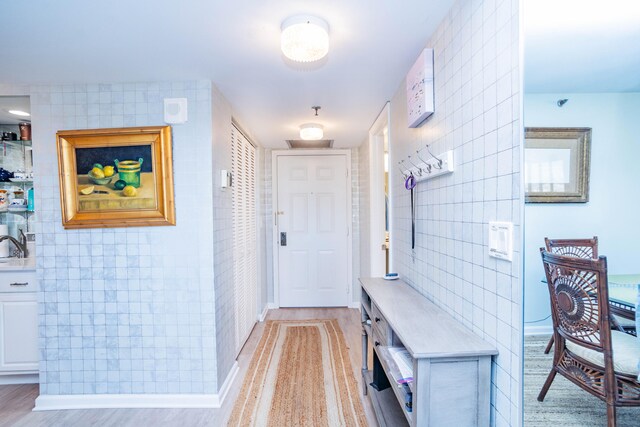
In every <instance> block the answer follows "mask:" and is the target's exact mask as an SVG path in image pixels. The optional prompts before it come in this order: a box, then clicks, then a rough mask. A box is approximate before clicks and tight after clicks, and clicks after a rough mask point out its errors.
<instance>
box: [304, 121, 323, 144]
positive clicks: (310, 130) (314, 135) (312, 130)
mask: <svg viewBox="0 0 640 427" xmlns="http://www.w3.org/2000/svg"><path fill="white" fill-rule="evenodd" d="M323 136H324V127H323V126H322V125H319V124H317V123H305V124H303V125H302V126H300V139H304V140H307V141H316V140H318V139H322V137H323Z"/></svg>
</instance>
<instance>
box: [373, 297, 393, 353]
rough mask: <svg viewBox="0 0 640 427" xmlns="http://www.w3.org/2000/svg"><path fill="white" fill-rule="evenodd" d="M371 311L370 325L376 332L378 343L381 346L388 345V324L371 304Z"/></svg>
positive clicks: (375, 306)
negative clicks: (378, 338)
mask: <svg viewBox="0 0 640 427" xmlns="http://www.w3.org/2000/svg"><path fill="white" fill-rule="evenodd" d="M371 311H372V314H373V319H371V320H372V322H371V323H372V324H373V327H374V329H375V330H376V331H377V332H378V335H379V337H380V343H382V345H389V323H388V322H387V319H385V318H384V316H383V315H382V313H380V309H379V308H378V306H377V305H375V304H371Z"/></svg>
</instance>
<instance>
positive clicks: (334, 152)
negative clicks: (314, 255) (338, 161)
mask: <svg viewBox="0 0 640 427" xmlns="http://www.w3.org/2000/svg"><path fill="white" fill-rule="evenodd" d="M280 156H305V157H308V156H318V157H320V156H344V157H345V160H346V163H347V172H346V173H347V218H346V219H347V230H348V238H347V301H348V302H349V303H351V301H352V298H353V220H352V215H353V214H352V211H353V198H352V195H351V187H352V186H351V185H350V184H351V182H352V179H353V175H352V170H351V150H347V149H328V150H327V149H324V150H273V151H272V152H271V192H272V195H271V218H270V221H271V226H272V227H273V228H272V229H273V233H272V248H273V249H272V251H273V303H274V306H275V308H280V277H279V276H280V272H279V265H280V262H279V261H280V255H279V253H278V252H279V250H278V245H279V241H278V229H277V222H276V221H277V219H276V214H275V213H276V211H277V209H276V208H277V203H278V157H280Z"/></svg>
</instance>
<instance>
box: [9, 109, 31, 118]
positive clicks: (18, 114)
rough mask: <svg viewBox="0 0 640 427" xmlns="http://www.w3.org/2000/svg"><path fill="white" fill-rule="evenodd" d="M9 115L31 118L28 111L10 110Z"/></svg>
mask: <svg viewBox="0 0 640 427" xmlns="http://www.w3.org/2000/svg"><path fill="white" fill-rule="evenodd" d="M9 113H11V114H13V115H16V116H20V117H29V116H31V114H29V113H27V112H26V111H22V110H9Z"/></svg>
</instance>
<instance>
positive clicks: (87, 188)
mask: <svg viewBox="0 0 640 427" xmlns="http://www.w3.org/2000/svg"><path fill="white" fill-rule="evenodd" d="M94 188H95V187H94V186H93V185H87V186H85V187H82V188H80V194H84V195H87V194H91V193H93V189H94Z"/></svg>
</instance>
